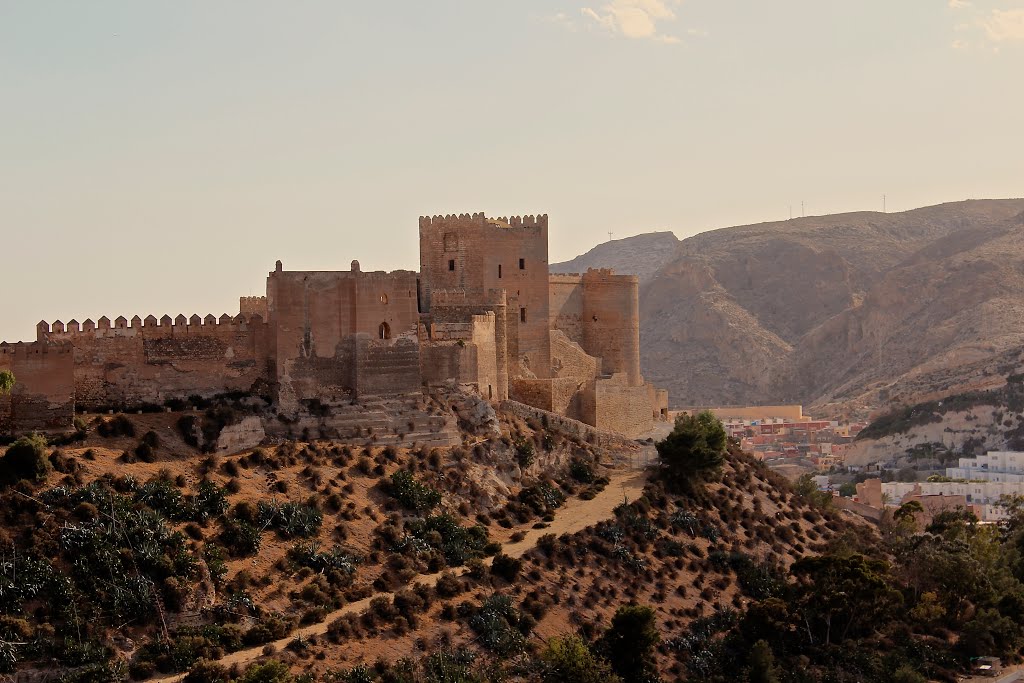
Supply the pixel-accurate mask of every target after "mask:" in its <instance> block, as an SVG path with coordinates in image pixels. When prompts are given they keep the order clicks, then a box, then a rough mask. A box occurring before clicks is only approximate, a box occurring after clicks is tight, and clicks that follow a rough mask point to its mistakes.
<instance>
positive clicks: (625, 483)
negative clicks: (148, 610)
mask: <svg viewBox="0 0 1024 683" xmlns="http://www.w3.org/2000/svg"><path fill="white" fill-rule="evenodd" d="M646 481H647V475H646V473H645V472H643V471H638V470H626V471H622V472H616V473H614V474H613V475H612V476H611V477H610V481H609V482H608V485H607V486H605V488H604V490H603V491H601V493H599V494H597V495H596V496H594V498H593V499H591V500H581V499H579V498H570V499H569V500H568V501H566V503H565V505H564V506H563V507H562V508H560V509H559V510H558V512H557V513H556V515H555V521H553V522H551V524H549V525H548V527H547V528H545V529H530V530H529V531H527V532H526V536H525V537H524V538H523V540H521V541H518V542H516V543H507V544H505V545H503V546H502V551H503V552H504V553H505V554H506V555H510V556H512V557H521V556H522V555H523V554H524V553H526V552H527V551H528V550H530V549H531V548H533V547H534V546H535V545H536V544H537V539H539V538H540V537H541V536H544V535H546V534H554V535H556V536H561V535H562V534H573V533H576V532H577V531H581V530H582V529H586V528H587V527H588V526H592V525H594V524H596V523H597V522H600V521H601V520H603V519H608V518H609V517H611V516H612V512H613V510H614V509H615V507H616V506H617V505H619V504H620V503H622V502H623V500H625V501H628V502H632V501H634V500H636V499H637V498H638V497H640V494H641V493H642V492H643V490H644V484H645V483H646ZM490 561H491V558H487V559H486V560H485V561H484V562H485V564H490ZM445 571H450V572H451V573H453V574H455V575H457V576H458V575H461V574H463V573H464V572H465V571H466V568H465V567H455V568H452V569H450V570H445ZM440 577H441V572H439V573H437V574H423V575H421V576H419V577H418V578H417V579H415V580H413V581H412V583H413V584H422V585H425V586H433V585H435V584H436V583H437V581H438V579H439V578H440ZM379 597H386V598H388V599H391V598H393V597H394V593H375V594H373V595H371V596H370V597H368V598H364V599H362V600H358V601H356V602H351V603H349V604H347V605H345V606H344V607H342V608H341V609H338V610H335V611H333V612H331V613H330V614H328V615H327V616H326V617H324V620H323V621H320V622H317V623H315V624H310V625H309V626H303V627H302V628H298V629H296V630H295V631H292V633H291V634H289V635H288V636H286V637H284V638H281V639H280V640H277V641H274V642H272V643H268V644H264V645H259V646H257V647H252V648H248V649H246V650H239V651H238V652H232V653H231V654H229V655H226V656H224V657H222V658H221V659H220V660H218V662H219V663H220V664H222V665H224V666H231V665H232V664H239V665H243V664H248V663H250V662H252V661H253V660H255V659H257V658H259V657H261V656H263V650H264V648H266V647H267V646H268V645H269V646H270V647H272V648H274V651H275V652H279V651H281V650H283V649H284V648H285V647H287V646H288V644H289V643H291V642H292V641H293V640H295V639H296V638H309V637H310V636H320V635H323V634H325V633H327V626H328V624H330V623H331V622H332V621H334V620H335V619H337V618H338V617H341V616H344V615H346V614H360V613H362V612H363V611H365V610H366V609H367V608H368V607H369V606H370V601H371V600H373V599H374V598H379ZM184 677H185V674H183V673H182V674H173V675H170V676H164V677H161V678H152V679H150V681H152V683H172V682H173V681H180V680H181V679H183V678H184Z"/></svg>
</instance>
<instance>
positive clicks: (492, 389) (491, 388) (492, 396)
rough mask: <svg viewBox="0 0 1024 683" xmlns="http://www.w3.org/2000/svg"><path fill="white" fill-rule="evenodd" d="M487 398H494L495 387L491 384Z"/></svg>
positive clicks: (488, 387)
mask: <svg viewBox="0 0 1024 683" xmlns="http://www.w3.org/2000/svg"><path fill="white" fill-rule="evenodd" d="M487 398H494V388H493V387H492V386H491V385H490V384H488V385H487Z"/></svg>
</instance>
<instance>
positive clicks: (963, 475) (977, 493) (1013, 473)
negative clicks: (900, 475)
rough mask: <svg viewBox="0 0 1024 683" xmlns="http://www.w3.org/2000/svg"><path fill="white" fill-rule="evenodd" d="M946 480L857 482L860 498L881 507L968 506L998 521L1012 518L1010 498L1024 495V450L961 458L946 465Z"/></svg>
mask: <svg viewBox="0 0 1024 683" xmlns="http://www.w3.org/2000/svg"><path fill="white" fill-rule="evenodd" d="M946 479H947V481H927V482H886V483H882V482H881V480H879V479H869V480H868V481H866V482H864V483H863V484H858V485H857V497H858V500H860V502H862V503H866V504H867V505H871V506H872V507H877V508H883V507H898V506H899V505H902V504H903V503H906V502H909V501H911V500H918V501H919V502H922V503H927V504H928V505H927V507H930V508H933V509H940V508H943V507H946V508H955V507H957V506H958V505H959V506H966V507H968V508H969V509H971V511H973V512H974V514H975V515H976V516H977V517H978V519H980V520H981V521H983V522H997V521H1000V520H1004V519H1006V518H1007V517H1008V514H1007V510H1006V507H1005V505H1004V504H1003V503H1004V502H1005V501H1006V499H1008V498H1013V497H1015V496H1024V452H1018V451H991V452H989V453H986V454H985V455H980V456H978V457H975V458H960V461H959V463H958V466H957V467H948V468H946ZM943 501H945V502H946V503H948V504H947V505H943V504H942V503H943Z"/></svg>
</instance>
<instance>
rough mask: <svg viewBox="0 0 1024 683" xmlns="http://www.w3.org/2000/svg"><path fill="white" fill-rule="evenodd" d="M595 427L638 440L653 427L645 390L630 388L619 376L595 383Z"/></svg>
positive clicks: (648, 400) (642, 387)
mask: <svg viewBox="0 0 1024 683" xmlns="http://www.w3.org/2000/svg"><path fill="white" fill-rule="evenodd" d="M595 403H596V411H595V420H594V426H595V427H597V428H598V429H603V430H606V431H613V432H619V433H620V434H624V435H626V436H628V437H638V436H640V435H641V434H644V433H646V432H648V431H650V430H651V429H652V428H653V427H654V420H653V417H652V407H651V402H650V397H649V395H648V391H647V387H645V386H639V387H634V386H629V385H628V384H626V383H625V382H623V381H622V380H621V379H620V378H619V377H618V376H616V377H615V378H613V379H601V380H598V381H597V383H596V386H595Z"/></svg>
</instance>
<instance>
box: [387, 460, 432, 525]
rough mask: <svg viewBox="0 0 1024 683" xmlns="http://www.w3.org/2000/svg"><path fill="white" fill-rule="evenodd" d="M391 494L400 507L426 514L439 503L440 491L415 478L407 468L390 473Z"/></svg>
mask: <svg viewBox="0 0 1024 683" xmlns="http://www.w3.org/2000/svg"><path fill="white" fill-rule="evenodd" d="M390 491H391V495H392V496H394V498H395V500H397V501H398V502H399V503H400V504H401V505H402V507H404V508H406V509H408V510H414V511H416V512H418V513H420V514H426V513H428V512H430V511H431V510H433V509H434V508H435V507H437V506H438V505H440V503H441V492H440V491H438V490H436V489H433V488H431V487H429V486H427V485H426V484H423V483H422V482H419V481H417V480H416V478H415V477H414V476H413V475H412V473H411V472H409V471H408V470H399V471H397V472H395V473H394V474H392V475H391V487H390Z"/></svg>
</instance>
